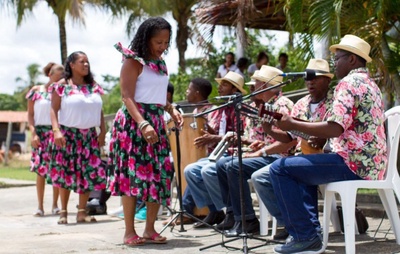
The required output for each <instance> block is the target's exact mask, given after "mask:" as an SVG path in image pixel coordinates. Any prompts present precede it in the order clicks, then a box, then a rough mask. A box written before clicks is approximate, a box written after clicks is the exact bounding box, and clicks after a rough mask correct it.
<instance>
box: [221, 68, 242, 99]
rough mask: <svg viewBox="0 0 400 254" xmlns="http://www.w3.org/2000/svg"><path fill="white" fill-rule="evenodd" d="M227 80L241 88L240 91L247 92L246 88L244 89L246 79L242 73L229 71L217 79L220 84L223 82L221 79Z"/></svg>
mask: <svg viewBox="0 0 400 254" xmlns="http://www.w3.org/2000/svg"><path fill="white" fill-rule="evenodd" d="M223 80H225V81H227V82H229V83H230V84H232V85H233V86H235V87H236V88H237V89H239V91H240V92H241V93H242V94H247V92H246V90H244V89H243V85H244V79H243V77H242V75H240V74H239V73H236V72H233V71H229V72H228V73H227V74H226V75H225V76H224V77H223V78H216V79H215V81H217V82H218V84H221V81H223Z"/></svg>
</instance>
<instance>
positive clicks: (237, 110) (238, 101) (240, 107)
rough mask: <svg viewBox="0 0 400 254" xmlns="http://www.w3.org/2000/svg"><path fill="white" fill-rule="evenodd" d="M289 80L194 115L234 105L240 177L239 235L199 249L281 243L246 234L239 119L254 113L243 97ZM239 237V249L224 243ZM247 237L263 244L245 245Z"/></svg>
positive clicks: (256, 92) (279, 85) (245, 248)
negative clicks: (241, 241)
mask: <svg viewBox="0 0 400 254" xmlns="http://www.w3.org/2000/svg"><path fill="white" fill-rule="evenodd" d="M294 80H295V79H294ZM291 82H293V80H291V79H288V80H286V81H285V82H282V83H279V84H277V85H274V86H271V87H267V88H265V89H261V90H259V91H255V92H253V93H251V94H249V95H247V96H245V97H243V96H242V95H241V94H237V95H236V96H234V97H233V98H232V100H230V101H228V102H227V103H225V104H223V105H221V106H219V107H216V108H214V109H211V110H208V111H205V112H202V113H200V114H197V115H195V117H199V116H202V115H205V114H208V113H210V112H212V111H215V110H218V109H221V108H225V107H228V106H234V107H235V118H236V135H237V146H238V156H237V157H238V163H239V179H240V180H239V193H240V195H239V196H240V212H241V222H242V233H241V234H239V236H237V237H235V238H234V239H230V240H228V241H225V242H224V241H222V242H220V243H217V244H213V245H209V246H206V247H203V248H200V251H202V250H205V249H208V248H211V247H215V246H218V245H221V246H223V247H229V248H232V249H236V250H242V251H243V253H245V254H247V253H248V251H249V250H252V249H255V248H259V247H262V246H264V245H268V244H269V243H282V242H280V241H275V240H269V239H263V238H259V237H255V236H253V235H251V234H247V233H246V232H245V228H246V217H245V213H244V211H245V207H244V202H243V201H244V196H243V195H244V194H243V169H242V154H243V151H242V139H241V130H242V126H241V121H240V114H241V112H244V113H255V112H254V111H250V112H249V108H248V107H245V108H243V105H242V104H243V101H244V100H245V99H248V98H250V97H253V96H255V95H257V94H260V93H264V92H266V91H269V90H272V89H275V88H278V87H281V86H283V85H286V84H289V83H291ZM257 113H258V112H257ZM240 238H242V239H243V245H242V248H241V249H240V248H237V247H233V246H226V245H225V243H228V242H232V241H235V240H238V239H240ZM248 238H251V239H256V240H259V241H263V242H264V244H260V245H257V246H254V247H251V248H249V247H248V245H247V239H248Z"/></svg>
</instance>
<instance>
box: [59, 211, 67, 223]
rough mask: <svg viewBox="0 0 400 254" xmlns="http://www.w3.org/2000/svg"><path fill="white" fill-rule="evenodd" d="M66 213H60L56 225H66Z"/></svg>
mask: <svg viewBox="0 0 400 254" xmlns="http://www.w3.org/2000/svg"><path fill="white" fill-rule="evenodd" d="M67 215H68V213H67V210H61V211H60V218H59V219H58V221H57V224H68V217H67Z"/></svg>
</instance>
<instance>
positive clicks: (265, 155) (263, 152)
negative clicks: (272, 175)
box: [261, 148, 268, 157]
mask: <svg viewBox="0 0 400 254" xmlns="http://www.w3.org/2000/svg"><path fill="white" fill-rule="evenodd" d="M261 152H262V157H267V156H268V154H267V152H266V151H265V148H263V149H261Z"/></svg>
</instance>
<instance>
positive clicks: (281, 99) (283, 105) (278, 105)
mask: <svg viewBox="0 0 400 254" xmlns="http://www.w3.org/2000/svg"><path fill="white" fill-rule="evenodd" d="M266 103H268V104H271V105H273V108H274V109H275V110H276V112H278V113H282V114H287V115H289V114H290V112H291V111H292V109H293V104H294V103H293V101H291V100H290V99H289V98H287V97H285V96H283V95H282V93H279V94H278V95H275V96H274V97H272V98H271V99H269V100H268V101H267V102H266ZM272 128H274V129H276V128H277V127H276V126H272ZM264 141H265V143H266V146H268V145H271V144H272V143H274V142H275V141H276V140H275V139H274V138H273V137H271V136H270V135H267V136H266V137H265V139H264ZM293 152H294V151H293V149H290V150H289V151H288V152H286V153H281V154H280V155H281V156H289V155H292V154H293Z"/></svg>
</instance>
